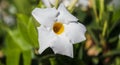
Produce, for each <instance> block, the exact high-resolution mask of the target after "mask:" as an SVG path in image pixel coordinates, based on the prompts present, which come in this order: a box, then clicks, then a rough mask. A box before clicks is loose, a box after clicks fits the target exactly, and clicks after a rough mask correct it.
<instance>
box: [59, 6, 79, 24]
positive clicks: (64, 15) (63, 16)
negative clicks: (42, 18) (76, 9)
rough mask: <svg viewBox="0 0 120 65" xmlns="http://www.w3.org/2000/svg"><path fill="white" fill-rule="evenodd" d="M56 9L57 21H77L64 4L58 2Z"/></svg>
mask: <svg viewBox="0 0 120 65" xmlns="http://www.w3.org/2000/svg"><path fill="white" fill-rule="evenodd" d="M58 11H59V13H60V15H59V16H58V21H59V22H62V23H66V24H68V23H70V22H77V20H78V19H77V18H76V17H75V16H73V15H72V14H71V13H69V12H68V10H67V9H66V8H65V6H64V4H60V6H59V7H58Z"/></svg>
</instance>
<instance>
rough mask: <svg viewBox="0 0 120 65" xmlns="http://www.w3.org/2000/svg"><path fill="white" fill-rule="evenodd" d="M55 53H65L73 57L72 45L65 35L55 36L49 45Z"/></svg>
mask: <svg viewBox="0 0 120 65" xmlns="http://www.w3.org/2000/svg"><path fill="white" fill-rule="evenodd" d="M51 48H52V49H53V51H54V53H55V54H61V55H66V56H69V57H71V58H73V45H72V44H71V43H70V42H69V40H68V39H67V38H66V37H62V38H60V37H57V38H56V39H55V40H54V42H53V45H52V46H51Z"/></svg>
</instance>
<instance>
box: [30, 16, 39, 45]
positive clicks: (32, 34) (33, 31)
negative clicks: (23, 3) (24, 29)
mask: <svg viewBox="0 0 120 65" xmlns="http://www.w3.org/2000/svg"><path fill="white" fill-rule="evenodd" d="M28 36H29V38H30V40H31V41H32V44H33V46H34V47H38V46H39V45H38V33H37V29H36V28H35V25H34V20H33V18H30V20H29V23H28Z"/></svg>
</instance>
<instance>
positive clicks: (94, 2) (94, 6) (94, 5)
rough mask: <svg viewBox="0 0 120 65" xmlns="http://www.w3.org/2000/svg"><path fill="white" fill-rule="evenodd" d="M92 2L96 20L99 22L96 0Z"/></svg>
mask: <svg viewBox="0 0 120 65" xmlns="http://www.w3.org/2000/svg"><path fill="white" fill-rule="evenodd" d="M91 2H92V4H93V12H94V14H95V18H96V22H99V18H98V15H97V10H96V0H92V1H91Z"/></svg>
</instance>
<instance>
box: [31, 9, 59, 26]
mask: <svg viewBox="0 0 120 65" xmlns="http://www.w3.org/2000/svg"><path fill="white" fill-rule="evenodd" d="M32 15H33V17H34V18H35V19H36V20H37V21H38V22H39V23H40V24H41V25H44V26H48V27H49V26H52V25H53V23H54V22H55V21H56V16H57V15H58V11H57V10H56V9H55V8H46V9H41V8H35V9H34V10H33V11H32Z"/></svg>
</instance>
